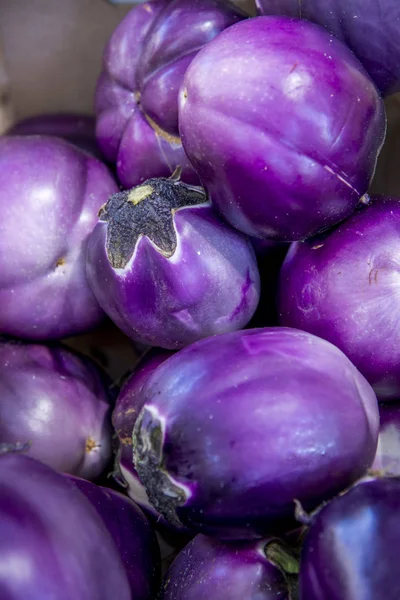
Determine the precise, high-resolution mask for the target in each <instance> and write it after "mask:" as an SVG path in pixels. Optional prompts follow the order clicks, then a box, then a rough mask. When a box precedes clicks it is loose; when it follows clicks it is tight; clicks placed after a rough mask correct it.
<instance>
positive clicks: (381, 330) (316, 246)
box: [279, 198, 400, 400]
mask: <svg viewBox="0 0 400 600" xmlns="http://www.w3.org/2000/svg"><path fill="white" fill-rule="evenodd" d="M399 252H400V199H394V198H392V199H391V198H372V199H371V201H370V203H369V204H368V205H367V206H365V207H364V208H362V209H360V210H359V211H357V212H356V213H355V214H354V215H353V216H352V217H350V218H349V219H348V220H347V221H344V222H343V223H341V224H340V225H338V226H337V227H336V228H335V229H333V230H332V231H329V232H327V233H325V234H324V235H322V236H319V237H317V238H313V239H310V240H308V241H306V242H303V243H296V244H293V245H292V246H291V248H290V250H289V253H288V255H287V257H286V259H285V262H284V264H283V267H282V271H281V277H280V300H279V312H280V315H281V323H282V324H283V325H285V326H290V327H297V328H299V329H304V330H305V331H309V332H310V333H313V334H315V335H318V336H320V337H322V338H324V339H327V340H328V341H330V342H332V343H333V344H335V345H336V346H337V347H338V348H340V349H341V350H342V351H343V352H344V353H345V354H346V355H347V356H348V357H349V358H350V360H351V361H352V362H353V363H354V364H355V366H356V367H357V368H358V369H359V370H360V371H361V373H362V374H363V375H364V377H366V379H367V380H368V381H369V383H370V384H371V385H372V386H373V387H374V389H375V392H376V394H377V396H378V397H379V398H380V399H381V400H397V399H398V398H399V397H400V329H399V311H400V287H399V278H398V273H399V260H398V257H399Z"/></svg>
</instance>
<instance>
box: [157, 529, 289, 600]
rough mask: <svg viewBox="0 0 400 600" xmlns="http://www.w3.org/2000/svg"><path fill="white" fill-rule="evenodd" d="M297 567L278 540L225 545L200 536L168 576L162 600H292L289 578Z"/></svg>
mask: <svg viewBox="0 0 400 600" xmlns="http://www.w3.org/2000/svg"><path fill="white" fill-rule="evenodd" d="M284 554H286V556H287V558H286V560H285V561H284V562H285V565H286V567H287V568H289V571H290V573H289V575H291V574H292V573H293V572H294V573H296V572H297V570H298V566H297V563H296V560H295V558H294V557H291V556H290V555H289V554H288V553H287V552H286V550H285V548H284V547H283V546H281V545H280V544H279V542H278V541H276V540H269V541H267V542H264V541H263V542H241V543H239V542H236V543H230V544H229V543H226V542H221V541H219V540H216V539H212V538H209V537H206V536H204V535H197V536H196V537H195V538H194V539H193V540H192V541H191V542H189V544H188V545H187V546H186V547H185V548H184V549H183V550H181V552H180V553H179V554H178V556H177V557H176V558H175V560H174V562H173V563H172V566H171V567H170V569H169V571H168V573H167V574H166V577H165V580H164V585H163V588H162V591H161V593H160V596H159V598H160V600H209V599H210V598H212V600H226V599H227V598H229V600H244V599H246V600H290V598H291V596H290V590H289V584H288V581H287V574H286V572H285V571H283V570H281V569H280V567H279V566H278V565H277V564H276V562H275V559H276V556H277V555H278V556H283V555H284Z"/></svg>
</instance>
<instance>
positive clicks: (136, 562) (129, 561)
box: [67, 475, 161, 600]
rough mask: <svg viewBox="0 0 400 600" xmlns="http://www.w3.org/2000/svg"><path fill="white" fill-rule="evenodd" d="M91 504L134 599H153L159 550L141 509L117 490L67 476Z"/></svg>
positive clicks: (156, 586) (158, 576)
mask: <svg viewBox="0 0 400 600" xmlns="http://www.w3.org/2000/svg"><path fill="white" fill-rule="evenodd" d="M67 478H68V480H69V481H70V482H71V483H73V484H74V485H75V486H76V487H77V488H78V489H79V490H80V491H81V492H82V494H84V495H85V497H86V498H87V500H89V502H90V503H91V504H92V505H93V506H94V508H95V509H96V511H97V512H98V514H99V515H100V517H101V518H102V520H103V522H104V524H105V525H106V527H107V529H108V531H109V533H110V534H111V537H112V538H113V540H114V542H115V544H116V546H117V548H118V550H119V553H120V556H121V558H122V562H123V563H124V566H125V569H126V572H127V575H128V579H129V583H130V586H131V592H132V599H133V600H153V599H154V598H155V597H156V594H157V592H158V589H159V586H160V577H161V563H160V549H159V547H158V542H157V538H156V535H155V533H154V531H153V529H152V527H151V525H150V523H149V522H148V520H147V519H146V517H145V516H144V514H143V513H142V512H141V510H140V509H139V508H138V507H137V506H135V504H134V503H133V502H132V501H131V500H129V498H127V497H126V496H123V495H122V494H120V493H119V492H115V491H114V490H110V489H107V488H104V487H100V486H98V485H94V484H93V483H90V482H89V481H85V480H84V479H80V478H79V477H73V476H71V475H68V476H67Z"/></svg>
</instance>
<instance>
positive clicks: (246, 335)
mask: <svg viewBox="0 0 400 600" xmlns="http://www.w3.org/2000/svg"><path fill="white" fill-rule="evenodd" d="M142 394H143V396H144V399H145V401H144V405H143V408H142V410H141V412H140V414H139V417H138V419H137V421H136V423H135V427H134V433H133V449H134V464H135V467H136V469H137V471H138V474H139V477H140V480H141V481H142V483H143V484H144V486H145V487H146V490H147V493H148V496H149V498H150V501H151V503H152V504H153V505H154V506H155V508H156V509H157V510H158V511H159V512H160V513H161V514H163V515H164V516H165V517H166V518H167V519H168V520H170V521H171V522H172V523H173V524H176V525H178V526H179V525H184V526H188V527H192V528H193V529H195V530H196V529H197V531H199V532H201V533H208V534H211V535H217V536H219V537H221V538H226V539H228V538H229V539H248V538H257V537H263V535H269V534H270V533H273V532H275V531H278V530H289V529H290V528H292V529H293V528H294V527H295V522H294V508H295V503H294V501H295V500H296V499H297V500H299V501H300V502H302V503H303V504H304V506H305V507H306V508H307V509H310V508H312V507H314V508H315V507H316V506H318V505H319V504H320V502H321V501H323V500H326V499H328V498H330V497H332V496H334V495H335V494H336V493H338V492H340V491H341V490H343V489H344V488H346V487H347V486H349V485H350V484H352V483H353V482H354V481H356V480H357V479H358V478H359V477H361V476H362V475H363V474H364V473H365V471H366V470H367V469H368V468H369V467H370V466H371V464H372V462H373V460H374V456H375V452H376V446H377V439H378V430H379V413H378V404H377V400H376V396H375V394H374V392H373V390H372V388H371V387H370V385H369V384H368V383H367V381H366V380H365V379H364V378H363V376H362V375H361V374H360V373H359V372H358V371H357V369H356V368H355V367H354V366H353V365H352V363H351V362H350V361H349V360H348V359H347V358H346V357H345V355H344V354H343V353H342V352H341V351H340V350H338V349H337V348H335V346H333V345H332V344H329V343H328V342H325V341H324V340H321V339H319V338H317V337H315V336H312V335H310V334H308V333H305V332H302V331H296V330H294V329H286V328H271V329H253V330H245V331H238V332H234V333H229V334H225V335H219V336H215V337H212V338H208V339H205V340H202V341H200V342H197V343H196V344H193V345H191V346H189V347H187V348H185V349H184V350H181V351H180V352H178V353H177V354H175V355H174V356H172V357H171V358H169V359H168V360H167V361H166V362H164V363H163V364H162V365H160V366H159V367H158V368H157V369H156V371H155V372H154V373H153V374H152V375H151V376H150V378H149V379H148V381H147V383H146V384H145V386H144V388H143V390H142Z"/></svg>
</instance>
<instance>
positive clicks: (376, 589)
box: [300, 478, 400, 600]
mask: <svg viewBox="0 0 400 600" xmlns="http://www.w3.org/2000/svg"><path fill="white" fill-rule="evenodd" d="M399 511H400V480H398V479H389V478H388V479H375V480H373V481H368V482H365V483H360V484H359V485H357V486H355V487H354V488H352V489H351V490H350V491H349V492H348V493H346V494H344V495H343V496H341V497H338V498H336V499H335V500H333V501H332V502H331V503H330V504H328V506H326V507H325V508H323V509H322V510H321V512H320V513H319V514H318V515H317V516H316V518H315V520H314V522H313V524H312V525H311V528H310V530H309V532H308V535H307V537H306V541H305V545H304V547H303V550H302V558H301V562H300V600H321V599H322V598H323V599H324V600H377V599H378V598H382V599H383V598H385V599H386V600H397V599H398V598H399V597H400V573H399V570H398V569H396V568H393V558H394V556H396V553H397V552H398V547H399V543H400V521H399Z"/></svg>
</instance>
